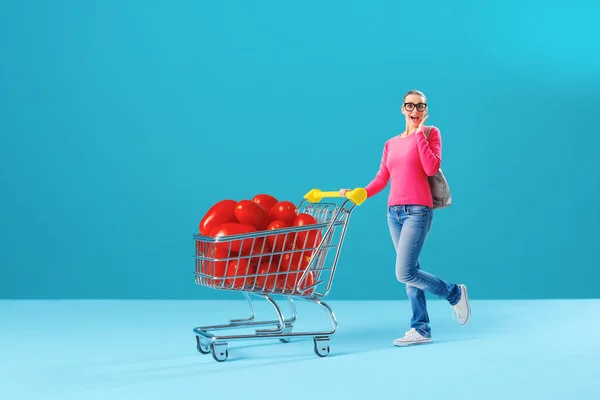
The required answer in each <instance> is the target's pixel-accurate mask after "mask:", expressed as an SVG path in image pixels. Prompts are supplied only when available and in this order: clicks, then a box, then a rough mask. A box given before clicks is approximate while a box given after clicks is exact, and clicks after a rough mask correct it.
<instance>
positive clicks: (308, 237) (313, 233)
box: [294, 213, 323, 256]
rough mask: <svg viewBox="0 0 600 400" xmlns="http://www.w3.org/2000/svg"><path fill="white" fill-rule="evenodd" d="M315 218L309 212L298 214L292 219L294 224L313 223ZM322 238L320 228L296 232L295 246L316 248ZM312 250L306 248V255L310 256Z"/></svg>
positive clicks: (304, 224)
mask: <svg viewBox="0 0 600 400" xmlns="http://www.w3.org/2000/svg"><path fill="white" fill-rule="evenodd" d="M316 223H317V220H316V219H315V218H314V217H313V216H312V215H310V214H306V213H302V214H299V215H298V216H297V217H296V219H295V220H294V226H306V225H314V224H316ZM322 238H323V236H322V234H321V230H320V229H312V230H309V231H303V232H298V235H297V237H296V243H295V244H296V248H298V249H316V248H317V247H318V246H319V243H321V239H322ZM312 253H313V250H307V251H306V255H307V256H312Z"/></svg>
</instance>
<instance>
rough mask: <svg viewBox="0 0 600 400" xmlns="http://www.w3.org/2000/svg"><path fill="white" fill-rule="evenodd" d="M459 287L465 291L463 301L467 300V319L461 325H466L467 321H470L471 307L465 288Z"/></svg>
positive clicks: (463, 286)
mask: <svg viewBox="0 0 600 400" xmlns="http://www.w3.org/2000/svg"><path fill="white" fill-rule="evenodd" d="M460 287H461V288H463V289H464V290H465V299H466V300H467V301H466V303H467V319H465V322H463V323H462V324H461V325H466V324H467V322H469V319H471V305H470V304H469V293H468V292H467V287H466V286H465V285H460Z"/></svg>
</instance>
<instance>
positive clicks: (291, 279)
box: [276, 271, 315, 294]
mask: <svg viewBox="0 0 600 400" xmlns="http://www.w3.org/2000/svg"><path fill="white" fill-rule="evenodd" d="M302 274H304V271H301V272H290V273H288V274H282V275H279V277H278V278H277V282H276V284H277V287H278V288H280V289H283V290H285V291H288V292H289V291H293V292H294V293H299V294H308V293H312V292H313V291H314V288H312V289H310V290H308V291H306V292H302V291H299V290H297V289H296V286H298V283H300V279H301V278H302ZM314 283H315V278H314V275H313V273H312V271H308V273H307V274H306V278H304V281H303V282H302V284H301V285H300V289H301V290H304V289H306V288H308V287H310V286H311V285H314Z"/></svg>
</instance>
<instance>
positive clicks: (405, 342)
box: [394, 328, 431, 346]
mask: <svg viewBox="0 0 600 400" xmlns="http://www.w3.org/2000/svg"><path fill="white" fill-rule="evenodd" d="M428 342H431V338H428V337H425V336H423V335H421V334H420V333H419V332H417V330H416V329H415V328H410V330H409V331H408V332H406V334H405V335H404V337H401V338H398V339H394V346H410V345H413V344H423V343H428Z"/></svg>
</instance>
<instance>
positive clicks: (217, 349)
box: [210, 343, 229, 362]
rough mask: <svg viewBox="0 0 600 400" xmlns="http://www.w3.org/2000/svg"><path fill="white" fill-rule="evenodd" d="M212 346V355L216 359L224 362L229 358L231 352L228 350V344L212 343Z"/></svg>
mask: <svg viewBox="0 0 600 400" xmlns="http://www.w3.org/2000/svg"><path fill="white" fill-rule="evenodd" d="M210 347H211V348H212V356H213V358H214V359H215V361H218V362H223V361H225V360H227V357H229V352H228V351H227V344H217V345H215V344H214V343H211V344H210Z"/></svg>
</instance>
